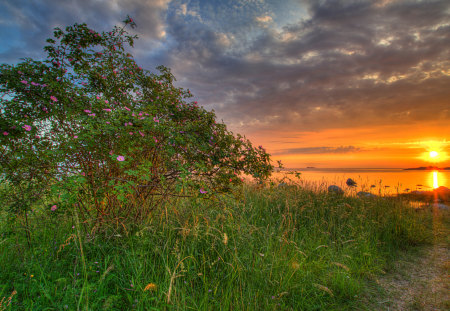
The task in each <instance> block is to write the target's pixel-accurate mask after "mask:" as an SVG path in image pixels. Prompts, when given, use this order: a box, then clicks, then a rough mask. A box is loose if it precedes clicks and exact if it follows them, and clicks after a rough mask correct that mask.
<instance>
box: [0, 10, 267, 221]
mask: <svg viewBox="0 0 450 311" xmlns="http://www.w3.org/2000/svg"><path fill="white" fill-rule="evenodd" d="M130 26H131V27H134V26H135V24H134V22H133V20H132V19H131V18H127V19H126V20H125V21H124V26H123V27H117V26H116V27H114V29H113V30H112V31H110V32H102V33H99V32H96V31H94V30H92V29H90V28H88V27H87V25H86V24H75V25H73V26H69V27H67V28H66V29H65V31H63V30H61V29H60V28H56V29H55V32H54V38H53V39H48V40H47V42H48V43H49V45H48V46H46V47H45V51H46V53H47V58H46V60H45V61H35V60H32V59H25V60H24V61H23V62H21V63H19V64H17V65H8V64H2V65H1V66H0V90H1V92H2V94H3V96H2V97H1V101H0V104H1V118H0V120H1V121H0V130H1V132H0V136H1V138H0V141H1V146H2V149H1V152H0V163H1V164H0V167H1V169H2V172H3V173H4V174H3V176H2V180H1V182H2V183H3V184H7V185H8V186H7V188H8V189H13V188H14V189H16V190H15V191H12V192H11V193H14V194H15V195H13V196H10V197H9V206H10V207H11V208H12V209H13V210H14V211H15V212H19V211H26V210H28V209H30V208H31V205H32V203H34V202H36V201H37V200H43V199H45V200H46V201H45V202H46V204H47V206H48V207H49V208H50V207H53V208H55V207H54V206H55V205H56V207H57V208H63V207H67V208H69V209H75V210H76V211H77V212H78V213H79V215H82V217H84V219H94V220H96V221H97V222H99V223H102V222H104V221H107V220H109V221H114V222H116V223H119V222H125V221H130V220H133V221H140V220H143V219H145V218H146V217H147V216H148V214H149V213H150V212H151V211H152V210H153V209H154V208H156V207H158V206H159V205H160V204H161V203H162V202H163V201H164V200H167V199H168V198H170V197H172V196H203V197H205V198H210V197H211V196H214V195H216V194H218V193H224V192H225V193H228V192H232V189H233V185H239V184H240V183H242V180H241V174H242V173H244V174H249V175H251V176H253V177H255V178H258V179H265V178H267V177H268V176H269V175H270V173H271V171H272V168H273V167H272V165H271V164H270V159H269V155H268V154H267V153H266V152H265V150H264V149H263V148H262V147H259V148H255V147H253V146H252V144H251V143H250V141H249V140H247V139H246V138H245V137H243V136H241V135H234V134H233V133H232V132H230V131H229V130H227V128H226V126H225V125H224V124H223V123H217V122H216V116H215V114H214V112H209V111H206V110H205V109H203V108H202V107H200V106H199V105H198V104H197V102H188V101H187V100H188V99H189V98H190V97H192V95H191V93H190V91H189V90H184V89H182V88H176V87H174V85H173V82H174V81H175V78H174V76H173V75H172V74H171V72H170V70H169V69H168V68H166V67H164V66H160V67H158V68H157V69H158V70H159V73H158V74H155V73H151V72H149V71H147V70H144V69H142V68H141V67H139V66H138V65H137V64H136V62H135V61H134V59H133V57H132V55H131V54H130V53H128V52H127V48H128V45H129V46H131V47H132V46H133V42H134V40H135V39H136V38H137V37H136V36H131V35H129V34H128V33H127V31H126V30H125V28H126V27H130ZM49 194H51V196H50V195H49Z"/></svg>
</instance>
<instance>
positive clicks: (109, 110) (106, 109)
mask: <svg viewBox="0 0 450 311" xmlns="http://www.w3.org/2000/svg"><path fill="white" fill-rule="evenodd" d="M103 110H104V111H108V112H111V111H112V110H111V109H109V108H105V109H103Z"/></svg>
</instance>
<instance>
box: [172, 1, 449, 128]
mask: <svg viewBox="0 0 450 311" xmlns="http://www.w3.org/2000/svg"><path fill="white" fill-rule="evenodd" d="M374 3H375V2H373V1H311V4H310V6H309V14H310V15H309V17H308V18H306V19H305V18H303V19H302V20H299V21H298V22H297V23H295V24H291V25H286V26H285V27H284V28H282V29H281V30H277V29H275V28H264V29H260V32H256V33H252V34H253V36H251V35H248V38H247V40H246V41H244V42H242V41H239V43H238V44H240V45H241V46H244V47H246V48H245V49H242V48H241V46H238V47H236V46H234V45H233V43H230V46H227V47H224V46H221V45H219V44H218V43H219V42H220V40H219V39H218V38H219V35H220V34H219V33H218V32H217V31H215V30H214V29H213V28H211V27H208V26H207V25H205V24H204V23H202V22H200V21H198V22H197V23H196V24H192V23H191V22H190V23H187V22H186V20H185V19H183V18H180V17H179V16H174V18H173V19H169V20H168V23H167V25H168V28H169V29H170V31H171V34H172V35H173V36H174V37H175V38H176V42H177V43H178V44H177V45H176V53H175V54H173V55H172V65H173V67H174V70H175V71H176V72H178V73H180V75H181V76H183V77H185V78H186V81H189V82H190V83H191V85H192V86H193V89H194V91H195V94H197V96H198V97H199V98H200V102H202V103H203V104H206V105H207V106H208V107H211V108H215V109H216V111H218V113H219V115H220V116H222V117H224V119H225V120H226V121H229V122H231V123H232V124H233V126H235V127H236V128H240V129H248V128H249V127H251V128H254V129H269V128H277V129H279V128H280V127H282V128H285V129H290V130H293V129H296V130H311V129H314V130H317V129H321V128H332V127H354V126H361V125H381V124H395V123H398V122H406V123H411V124H412V123H415V122H417V121H421V120H431V119H433V118H436V116H438V117H439V118H444V119H446V118H447V119H448V117H449V110H448V107H449V106H450V88H448V87H446V85H448V82H449V68H450V57H449V55H450V38H449V36H450V26H449V25H448V20H450V15H449V10H450V3H449V2H448V1H396V2H392V3H390V4H389V3H387V4H386V5H384V6H376V5H374ZM182 60H188V61H184V62H183V61H182ZM180 64H181V65H180Z"/></svg>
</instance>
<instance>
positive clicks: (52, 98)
mask: <svg viewBox="0 0 450 311" xmlns="http://www.w3.org/2000/svg"><path fill="white" fill-rule="evenodd" d="M50 99H51V100H52V101H54V102H57V101H58V99H57V98H56V97H55V96H50Z"/></svg>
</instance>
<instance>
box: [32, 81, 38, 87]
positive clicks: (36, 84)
mask: <svg viewBox="0 0 450 311" xmlns="http://www.w3.org/2000/svg"><path fill="white" fill-rule="evenodd" d="M31 85H34V86H39V85H40V84H39V83H36V82H31Z"/></svg>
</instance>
